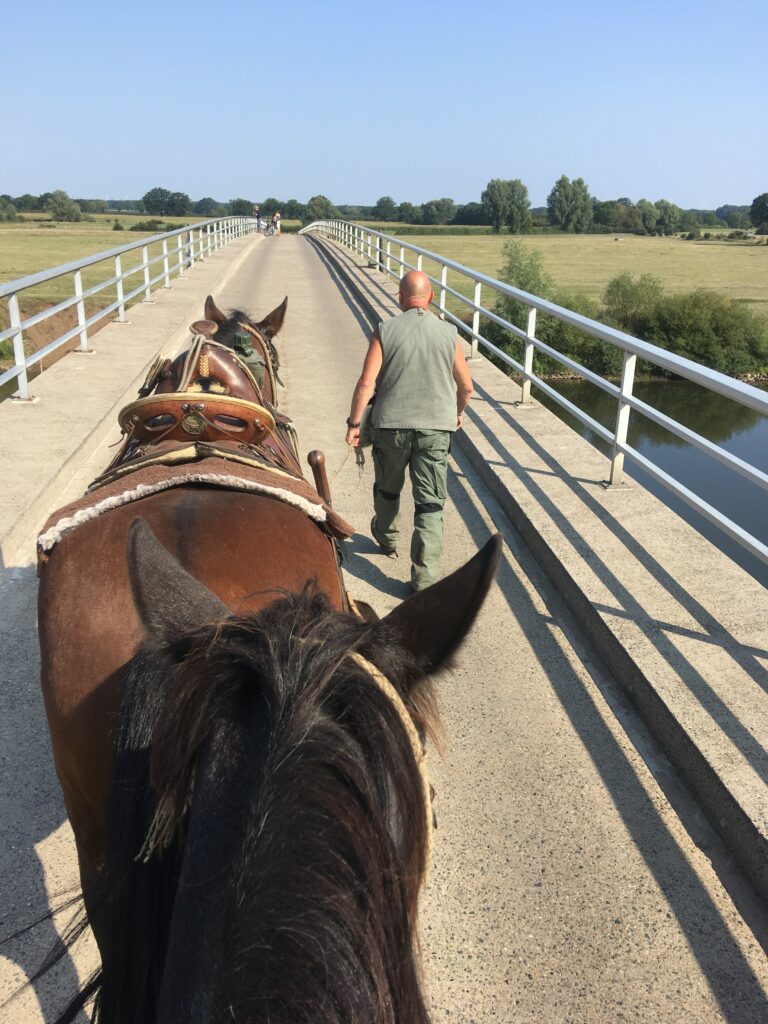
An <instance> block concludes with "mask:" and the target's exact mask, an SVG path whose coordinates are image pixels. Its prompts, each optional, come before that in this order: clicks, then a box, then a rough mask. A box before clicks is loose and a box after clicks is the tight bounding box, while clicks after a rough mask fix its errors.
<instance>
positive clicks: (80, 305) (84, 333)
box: [74, 270, 88, 352]
mask: <svg viewBox="0 0 768 1024" xmlns="http://www.w3.org/2000/svg"><path fill="white" fill-rule="evenodd" d="M74 278H75V296H76V298H77V303H76V304H75V308H76V309H77V325H78V327H79V328H80V351H81V352H87V351H88V328H87V327H86V326H85V301H84V300H83V275H82V273H81V271H79V270H76V271H75V273H74Z"/></svg>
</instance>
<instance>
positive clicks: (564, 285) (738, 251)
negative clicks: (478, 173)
mask: <svg viewBox="0 0 768 1024" xmlns="http://www.w3.org/2000/svg"><path fill="white" fill-rule="evenodd" d="M509 237H510V236H508V235H479V236H445V237H442V236H435V235H424V236H413V235H409V236H408V237H407V238H404V239H403V242H404V244H405V245H406V246H407V245H417V246H419V247H420V248H422V249H427V250H429V251H431V252H435V253H438V254H439V255H441V256H445V257H447V258H448V259H451V260H455V261H456V262H457V263H462V264H464V266H467V267H473V268H474V269H476V270H480V271H482V272H483V273H485V274H488V275H490V276H491V277H498V275H499V271H500V268H501V267H502V265H503V263H504V257H503V253H502V249H503V247H504V244H505V243H506V242H507V241H508V240H509ZM518 237H519V236H518ZM616 238H620V240H619V241H616ZM521 241H522V242H523V244H524V245H526V246H530V247H531V248H532V249H535V250H536V251H537V252H539V253H540V254H541V258H542V263H543V266H544V269H545V270H546V271H547V272H548V273H549V274H550V275H551V276H552V277H553V279H554V281H555V284H556V286H557V288H558V289H559V290H560V289H562V290H564V291H570V292H582V293H584V294H585V295H588V296H590V297H591V298H594V299H599V298H600V296H601V295H602V293H603V290H604V288H605V286H606V284H607V283H608V282H609V281H610V280H611V278H613V277H615V276H616V275H617V274H620V273H622V272H624V271H628V272H629V273H631V274H635V275H638V274H653V275H655V276H656V277H658V278H660V279H661V281H662V284H663V285H664V287H665V288H666V289H668V290H669V291H670V292H687V291H693V290H695V289H697V288H705V289H708V290H711V291H717V292H722V293H723V294H725V295H728V296H730V297H731V298H734V299H738V300H739V301H741V302H746V303H749V305H750V308H751V309H753V310H754V311H755V312H759V313H762V314H763V315H768V246H766V245H755V244H754V243H747V244H739V243H733V242H720V241H714V240H713V241H706V242H704V241H691V242H688V241H684V240H683V239H681V238H651V237H643V236H638V235H623V236H614V235H525V236H522V238H521ZM392 252H393V256H396V257H398V258H399V250H398V249H396V248H395V247H394V246H393V249H392ZM405 258H406V260H407V261H411V262H414V263H415V259H414V258H413V256H412V255H411V256H410V257H409V255H408V250H407V248H406V256H405ZM424 269H425V270H426V271H427V272H428V273H430V274H432V276H434V277H438V278H439V269H438V267H437V264H435V263H433V262H432V261H430V260H426V259H425V261H424ZM448 285H449V286H450V287H452V288H455V290H456V291H458V292H461V293H462V294H464V295H468V296H471V295H472V288H473V286H472V284H471V283H468V282H467V279H466V278H464V277H463V276H462V275H460V274H456V273H455V272H453V271H451V272H449V274H448ZM485 301H486V297H485V296H484V297H483V302H484V304H485ZM461 305H462V304H461V303H459V302H458V301H457V300H453V301H452V302H451V303H449V308H452V309H453V310H454V311H458V309H459V307H460V306H461Z"/></svg>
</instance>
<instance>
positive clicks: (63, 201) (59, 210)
mask: <svg viewBox="0 0 768 1024" xmlns="http://www.w3.org/2000/svg"><path fill="white" fill-rule="evenodd" d="M45 209H46V211H47V212H48V213H49V214H50V215H51V219H52V220H64V221H76V220H82V219H83V213H82V210H81V209H80V207H79V206H78V205H77V203H76V202H75V200H74V199H70V198H69V196H68V195H67V193H66V192H62V190H61V189H56V191H55V192H51V193H50V195H49V196H48V198H47V199H46V202H45Z"/></svg>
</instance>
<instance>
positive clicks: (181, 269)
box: [176, 232, 184, 277]
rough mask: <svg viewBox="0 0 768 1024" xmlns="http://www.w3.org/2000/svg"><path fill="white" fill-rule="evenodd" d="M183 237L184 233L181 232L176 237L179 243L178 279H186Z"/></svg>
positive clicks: (177, 250)
mask: <svg viewBox="0 0 768 1024" xmlns="http://www.w3.org/2000/svg"><path fill="white" fill-rule="evenodd" d="M182 237H183V236H182V232H179V234H178V235H176V242H177V243H178V244H177V246H176V252H177V253H178V256H179V262H178V275H177V276H178V277H184V243H183V241H182Z"/></svg>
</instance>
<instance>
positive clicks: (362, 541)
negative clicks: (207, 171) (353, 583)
mask: <svg viewBox="0 0 768 1024" xmlns="http://www.w3.org/2000/svg"><path fill="white" fill-rule="evenodd" d="M342 552H343V557H344V569H345V571H346V572H348V573H349V574H350V575H351V576H354V577H355V578H356V579H359V580H363V581H364V582H365V583H368V584H369V585H370V586H372V587H374V588H375V589H376V590H378V591H379V593H380V594H388V595H389V596H390V597H397V598H399V599H400V600H405V598H406V597H410V596H411V594H412V593H413V592H412V590H411V588H410V587H409V586H408V584H407V583H404V582H403V581H402V580H396V579H392V577H391V576H388V575H387V568H388V567H390V566H391V565H392V562H393V561H394V559H391V558H389V557H388V556H387V555H384V554H382V552H381V551H380V550H379V547H378V545H377V544H375V543H374V542H373V541H372V540H371V538H370V537H368V536H365V535H364V534H361V533H355V534H354V535H353V536H352V537H350V538H349V540H346V541H344V543H343V545H342ZM363 556H366V557H363ZM402 557H403V556H402V555H401V558H402ZM405 557H407V556H405ZM379 563H380V564H381V567H380V566H379ZM352 596H353V597H354V596H355V595H354V594H353V595H352Z"/></svg>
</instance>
